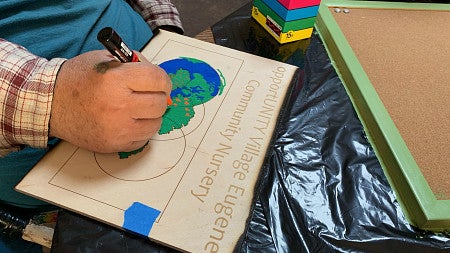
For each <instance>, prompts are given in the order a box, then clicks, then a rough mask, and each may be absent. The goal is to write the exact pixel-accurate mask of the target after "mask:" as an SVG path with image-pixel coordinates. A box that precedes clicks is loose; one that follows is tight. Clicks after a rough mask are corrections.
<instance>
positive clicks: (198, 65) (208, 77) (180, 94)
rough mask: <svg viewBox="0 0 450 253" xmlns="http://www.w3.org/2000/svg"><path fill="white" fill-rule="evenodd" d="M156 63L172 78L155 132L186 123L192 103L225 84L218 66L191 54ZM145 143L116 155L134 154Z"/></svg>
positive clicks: (217, 92)
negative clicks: (170, 103)
mask: <svg viewBox="0 0 450 253" xmlns="http://www.w3.org/2000/svg"><path fill="white" fill-rule="evenodd" d="M159 66H160V67H161V68H162V69H164V70H165V71H166V73H167V74H168V75H169V77H170V79H171V80H172V92H171V93H170V97H171V98H172V101H173V103H172V105H169V106H168V107H167V110H166V112H165V113H164V115H163V119H162V124H161V128H160V130H159V132H158V133H159V134H160V135H163V134H169V133H170V132H172V131H173V130H176V129H181V128H183V127H185V126H187V125H188V124H189V121H191V119H192V118H193V117H194V116H195V109H194V107H195V106H199V105H202V104H204V103H206V102H208V101H209V100H211V99H213V98H214V97H216V96H219V95H221V94H222V92H223V89H224V87H225V85H226V83H225V78H224V77H223V75H222V73H221V72H220V71H219V70H215V69H214V68H213V67H211V66H210V65H209V64H208V63H206V62H204V61H201V60H198V59H195V58H188V57H180V58H177V59H172V60H168V61H165V62H163V63H161V64H159ZM146 146H147V145H146ZM146 146H144V147H142V148H140V149H137V150H134V151H131V152H119V157H120V158H121V159H124V158H128V157H129V156H131V155H136V154H138V153H140V152H142V151H143V150H144V149H145V147H146Z"/></svg>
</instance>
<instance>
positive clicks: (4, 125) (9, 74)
mask: <svg viewBox="0 0 450 253" xmlns="http://www.w3.org/2000/svg"><path fill="white" fill-rule="evenodd" d="M64 61H65V59H62V58H55V59H52V60H46V59H44V58H40V57H37V56H35V55H33V54H31V53H30V52H28V51H27V50H26V49H25V48H23V47H21V46H18V45H16V44H13V43H11V42H8V41H6V40H4V39H1V38H0V110H1V114H0V118H1V123H0V127H1V129H0V133H1V135H0V157H1V156H4V155H6V154H8V153H10V152H12V151H17V150H20V148H21V147H22V146H24V145H28V146H32V147H40V148H45V147H46V146H47V141H48V132H49V128H48V126H49V120H50V111H51V103H52V99H53V89H54V85H55V80H56V76H57V73H58V70H59V68H60V66H61V65H62V64H63V62H64Z"/></svg>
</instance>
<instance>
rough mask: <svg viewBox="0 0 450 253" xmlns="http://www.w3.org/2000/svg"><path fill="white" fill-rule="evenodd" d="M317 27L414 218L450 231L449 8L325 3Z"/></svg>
mask: <svg viewBox="0 0 450 253" xmlns="http://www.w3.org/2000/svg"><path fill="white" fill-rule="evenodd" d="M316 27H317V30H318V31H319V34H320V35H321V37H322V39H323V41H324V44H325V46H326V48H327V50H328V52H329V55H330V57H331V58H332V59H333V64H334V66H335V68H336V70H337V72H338V73H339V75H340V77H341V80H342V81H343V83H344V85H345V87H346V89H347V91H348V93H349V96H350V97H351V99H352V102H353V104H354V105H355V109H356V110H357V112H358V114H359V117H360V119H361V121H362V122H363V124H364V127H365V130H366V132H367V134H368V136H369V138H370V140H371V143H372V145H373V147H374V149H375V151H376V153H377V156H378V158H379V160H380V162H381V164H382V166H383V169H384V171H385V174H386V175H387V177H388V179H389V181H390V183H391V186H392V187H393V189H394V190H395V192H396V194H397V198H398V200H399V203H400V204H401V205H402V207H403V210H404V211H405V214H406V216H407V218H408V219H409V221H410V223H411V224H412V225H414V226H417V227H419V228H422V229H427V230H435V231H443V230H449V229H450V173H449V172H450V159H449V157H450V152H449V147H450V134H449V133H450V89H449V87H450V86H449V84H450V68H449V67H448V66H450V57H449V53H448V52H449V51H450V43H448V41H449V40H450V30H449V29H448V28H449V27H450V6H449V5H446V4H419V3H390V2H366V1H331V0H326V1H323V2H322V6H321V8H320V10H319V15H318V18H317V21H316Z"/></svg>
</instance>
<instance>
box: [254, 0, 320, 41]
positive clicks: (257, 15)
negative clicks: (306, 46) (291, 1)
mask: <svg viewBox="0 0 450 253" xmlns="http://www.w3.org/2000/svg"><path fill="white" fill-rule="evenodd" d="M252 17H253V18H254V19H255V20H256V21H257V22H258V23H259V24H260V25H261V26H262V27H264V29H265V30H266V31H268V32H269V33H270V34H271V35H272V36H273V37H274V38H275V39H276V40H277V41H278V42H280V43H288V42H293V41H297V40H302V39H307V38H310V37H311V35H312V32H313V27H310V28H306V29H302V30H297V31H288V32H285V33H283V32H281V27H279V26H278V25H277V24H276V23H275V22H272V21H271V19H270V17H265V16H264V15H263V14H262V13H261V12H259V10H258V8H257V7H255V6H253V9H252Z"/></svg>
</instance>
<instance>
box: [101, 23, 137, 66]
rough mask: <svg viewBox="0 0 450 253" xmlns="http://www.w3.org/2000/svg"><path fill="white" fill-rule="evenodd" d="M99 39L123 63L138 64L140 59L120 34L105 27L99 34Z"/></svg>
mask: <svg viewBox="0 0 450 253" xmlns="http://www.w3.org/2000/svg"><path fill="white" fill-rule="evenodd" d="M97 39H98V41H100V42H101V43H102V44H103V45H104V46H105V47H106V49H108V51H109V52H110V53H111V54H112V55H114V56H115V57H116V58H117V59H118V60H119V61H121V62H138V61H139V57H138V56H137V55H136V54H135V53H134V52H133V50H131V49H130V48H129V47H128V46H127V45H126V44H125V42H123V40H122V38H121V37H120V36H119V34H117V33H116V31H114V29H112V28H111V27H105V28H103V29H102V30H100V32H98V34H97Z"/></svg>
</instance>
